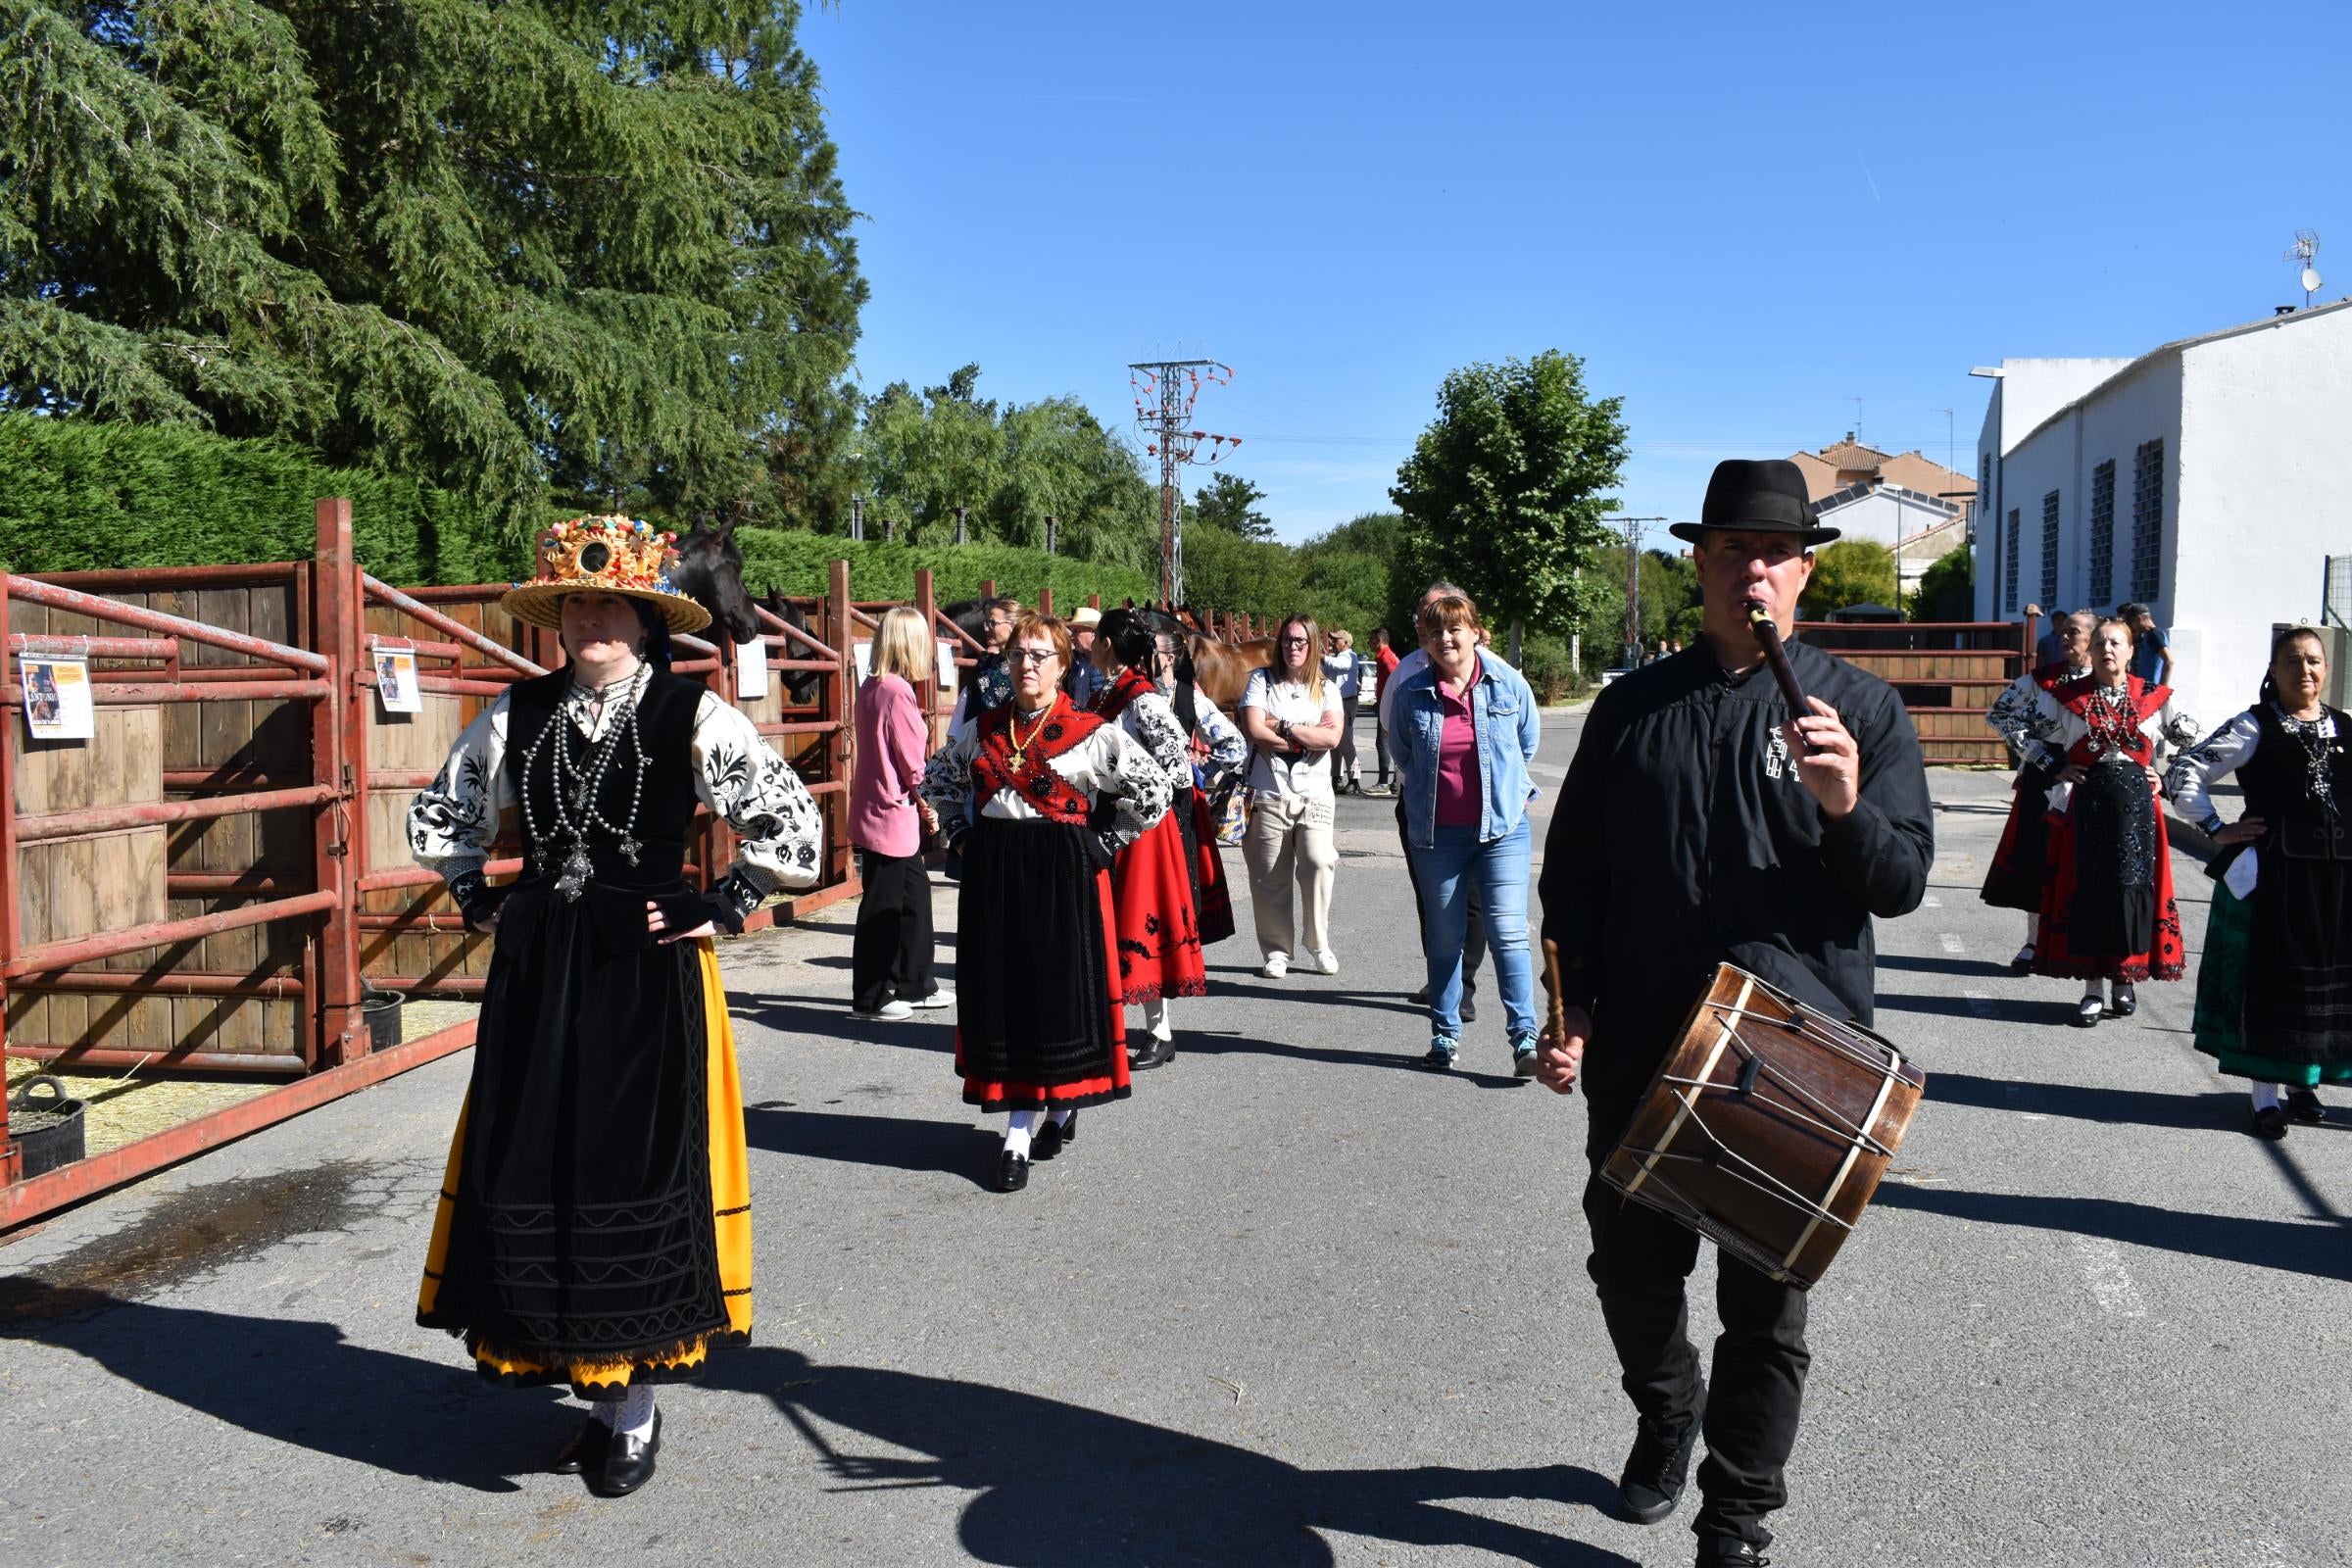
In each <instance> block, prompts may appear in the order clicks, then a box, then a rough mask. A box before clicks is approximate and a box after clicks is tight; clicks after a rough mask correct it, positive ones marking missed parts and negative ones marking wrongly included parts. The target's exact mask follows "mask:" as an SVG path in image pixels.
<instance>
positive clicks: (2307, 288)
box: [2303, 267, 2320, 294]
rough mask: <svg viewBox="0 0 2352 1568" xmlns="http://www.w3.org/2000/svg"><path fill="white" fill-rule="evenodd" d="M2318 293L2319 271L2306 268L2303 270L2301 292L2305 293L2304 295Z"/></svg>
mask: <svg viewBox="0 0 2352 1568" xmlns="http://www.w3.org/2000/svg"><path fill="white" fill-rule="evenodd" d="M2319 291H2320V271H2319V269H2318V268H2316V267H2306V268H2305V269H2303V292H2304V293H2306V294H2317V293H2318V292H2319Z"/></svg>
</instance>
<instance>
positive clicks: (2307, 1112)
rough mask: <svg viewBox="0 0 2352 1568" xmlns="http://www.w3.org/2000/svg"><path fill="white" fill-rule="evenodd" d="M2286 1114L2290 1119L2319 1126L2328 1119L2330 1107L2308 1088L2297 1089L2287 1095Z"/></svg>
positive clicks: (2307, 1125)
mask: <svg viewBox="0 0 2352 1568" xmlns="http://www.w3.org/2000/svg"><path fill="white" fill-rule="evenodd" d="M2286 1115H2287V1119H2288V1120H2289V1121H2299V1122H2301V1123H2302V1124H2303V1125H2304V1126H2306V1127H2317V1126H2318V1125H2319V1124H2320V1123H2321V1122H2323V1121H2326V1120H2327V1106H2325V1105H2323V1104H2321V1103H2320V1097H2319V1096H2318V1095H2316V1094H2314V1093H2312V1091H2310V1090H2308V1089H2297V1090H2294V1091H2292V1092H2290V1093H2289V1094H2288V1095H2287V1097H2286Z"/></svg>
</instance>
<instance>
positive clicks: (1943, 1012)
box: [1879, 958, 2082, 1030]
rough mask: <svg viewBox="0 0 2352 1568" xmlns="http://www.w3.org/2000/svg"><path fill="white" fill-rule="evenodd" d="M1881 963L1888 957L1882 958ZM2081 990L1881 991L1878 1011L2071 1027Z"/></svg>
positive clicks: (2080, 997)
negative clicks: (2055, 993)
mask: <svg viewBox="0 0 2352 1568" xmlns="http://www.w3.org/2000/svg"><path fill="white" fill-rule="evenodd" d="M1879 961H1880V962H1881V963H1884V962H1886V961H1887V960H1886V959H1884V958H1882V959H1880V960H1879ZM2081 1000H2082V993H2080V992H2075V993H2073V994H2071V995H2069V996H2066V997H2063V998H2057V997H1989V998H1987V997H1935V996H1930V995H1928V994H1927V993H1925V992H1921V991H1882V992H1880V993H1879V1013H1880V1017H1881V1019H1882V1021H1884V1018H1885V1015H1886V1014H1887V1013H1888V1012H1890V1011H1891V1012H1931V1013H1936V1014H1937V1015H1939V1016H1941V1017H1946V1018H1980V1019H1986V1020H1997V1021H1999V1022H2002V1023H2046V1024H2057V1025H2062V1026H2064V1027H2065V1028H2066V1029H2070V1030H2071V1029H2072V1028H2073V1027H2074V1023H2075V1004H2076V1003H2077V1002H2079V1001H2081Z"/></svg>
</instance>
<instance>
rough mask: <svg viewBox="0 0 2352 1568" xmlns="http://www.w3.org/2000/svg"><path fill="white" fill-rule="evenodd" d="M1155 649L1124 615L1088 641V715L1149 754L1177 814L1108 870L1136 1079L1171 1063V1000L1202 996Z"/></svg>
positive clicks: (1173, 728) (1171, 717)
mask: <svg viewBox="0 0 2352 1568" xmlns="http://www.w3.org/2000/svg"><path fill="white" fill-rule="evenodd" d="M1154 642H1155V639H1154V638H1153V636H1152V628H1151V627H1150V626H1149V625H1147V624H1146V623H1145V622H1144V620H1143V618H1142V617H1141V616H1138V615H1136V614H1134V613H1130V612H1128V611H1124V610H1114V611H1112V612H1111V613H1109V614H1107V615H1104V616H1103V623H1102V627H1101V629H1100V630H1099V631H1098V632H1097V634H1096V637H1095V667H1096V668H1098V669H1100V670H1102V671H1103V677H1104V680H1105V682H1106V684H1105V685H1104V686H1103V688H1102V690H1100V691H1098V692H1097V693H1096V694H1095V701H1094V706H1093V711H1094V713H1095V715H1096V716H1097V717H1099V718H1101V719H1103V720H1104V721H1105V722H1107V723H1111V724H1115V725H1117V726H1118V727H1119V728H1120V729H1122V730H1124V731H1125V732H1126V733H1127V736H1128V738H1129V739H1131V740H1133V741H1134V742H1135V743H1136V744H1137V745H1139V746H1141V747H1142V748H1143V749H1144V750H1145V751H1147V752H1149V753H1151V754H1152V761H1154V762H1157V763H1158V764H1159V768H1160V771H1161V772H1163V773H1165V774H1167V775H1168V777H1169V779H1170V780H1171V781H1173V786H1175V787H1180V794H1181V800H1182V805H1181V806H1178V805H1176V804H1175V803H1174V802H1173V801H1171V809H1169V811H1168V814H1167V815H1165V816H1163V817H1161V818H1160V819H1159V820H1158V821H1157V822H1155V823H1153V824H1152V829H1151V831H1150V832H1148V833H1146V834H1145V835H1144V836H1143V837H1142V838H1139V839H1137V840H1136V841H1135V842H1134V843H1132V844H1130V845H1128V846H1127V847H1126V848H1125V849H1123V850H1121V851H1119V855H1118V858H1117V860H1115V861H1114V862H1112V864H1111V868H1110V900H1111V907H1112V908H1113V909H1114V910H1115V911H1116V914H1117V920H1118V965H1117V967H1116V969H1115V970H1113V973H1114V974H1115V975H1116V976H1117V983H1116V990H1117V991H1118V993H1119V1000H1120V1001H1121V1002H1122V1003H1125V1004H1130V1005H1135V1006H1140V1007H1142V1008H1143V1009H1144V1039H1143V1042H1142V1044H1141V1046H1140V1047H1139V1049H1137V1050H1135V1051H1132V1052H1130V1053H1129V1054H1128V1057H1127V1065H1128V1067H1129V1068H1130V1069H1132V1070H1134V1071H1137V1072H1141V1071H1143V1070H1145V1069H1147V1068H1151V1067H1157V1066H1160V1065H1162V1064H1163V1063H1165V1062H1168V1061H1170V1060H1173V1059H1174V1058H1175V1055H1176V1043H1175V1031H1174V1030H1173V1029H1172V1028H1171V1027H1170V1025H1169V1022H1168V1003H1169V1000H1170V999H1171V998H1175V997H1204V996H1206V995H1208V965H1207V962H1206V960H1205V959H1204V958H1203V957H1202V956H1201V918H1200V912H1199V908H1198V907H1197V904H1196V893H1195V890H1194V882H1195V878H1196V876H1197V872H1196V870H1195V868H1193V867H1192V866H1190V865H1188V863H1187V860H1186V846H1185V838H1184V826H1183V824H1184V821H1185V819H1186V818H1187V817H1189V816H1190V815H1191V811H1192V804H1193V803H1192V794H1193V760H1192V742H1191V738H1190V737H1189V736H1187V735H1186V733H1185V728H1184V724H1183V722H1182V721H1181V720H1180V719H1178V718H1177V716H1176V712H1175V710H1174V709H1172V708H1170V707H1169V706H1168V700H1167V699H1166V698H1164V697H1162V696H1161V695H1160V694H1159V688H1158V687H1157V686H1156V685H1155V684H1154V683H1153V682H1152V664H1153V662H1154V660H1153V656H1154V655H1155V653H1156V652H1157V649H1156V648H1155V646H1154Z"/></svg>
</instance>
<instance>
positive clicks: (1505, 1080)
mask: <svg viewBox="0 0 2352 1568" xmlns="http://www.w3.org/2000/svg"><path fill="white" fill-rule="evenodd" d="M1414 1010H1415V1011H1418V1010H1419V1009H1418V1008H1415V1009H1414ZM1176 1049H1177V1052H1178V1053H1179V1054H1187V1053H1189V1054H1195V1055H1201V1056H1229V1055H1247V1056H1288V1057H1289V1058H1290V1059H1292V1060H1293V1061H1306V1062H1314V1063H1316V1064H1318V1065H1329V1066H1335V1067H1397V1068H1402V1069H1403V1070H1405V1071H1407V1072H1415V1073H1420V1074H1421V1075H1423V1076H1424V1077H1428V1078H1438V1079H1456V1080H1459V1081H1461V1082H1463V1083H1468V1084H1475V1085H1477V1086H1478V1087H1479V1088H1481V1089H1524V1088H1526V1087H1527V1086H1528V1085H1530V1084H1533V1083H1534V1082H1535V1080H1534V1079H1533V1078H1518V1077H1514V1076H1512V1075H1511V1074H1510V1073H1507V1072H1506V1073H1487V1072H1473V1071H1471V1070H1470V1069H1468V1068H1466V1067H1463V1066H1460V1065H1458V1064H1457V1065H1456V1066H1455V1067H1454V1068H1453V1069H1452V1070H1451V1071H1450V1072H1442V1073H1439V1072H1431V1071H1430V1070H1429V1069H1428V1068H1426V1067H1424V1066H1422V1065H1421V1054H1422V1052H1423V1051H1425V1050H1427V1049H1428V1048H1427V1047H1426V1046H1424V1045H1423V1044H1421V1043H1420V1042H1419V1041H1418V1040H1413V1041H1410V1042H1408V1043H1406V1044H1402V1045H1399V1046H1398V1048H1397V1050H1394V1051H1350V1050H1348V1049H1347V1048H1345V1047H1337V1046H1300V1045H1294V1044H1292V1043H1291V1042H1289V1041H1287V1040H1257V1039H1253V1038H1251V1037H1250V1036H1248V1035H1233V1034H1224V1033H1220V1032H1217V1031H1213V1030H1198V1031H1194V1032H1191V1033H1183V1034H1179V1035H1177V1037H1176ZM1479 1049H1480V1048H1479V1047H1477V1046H1471V1045H1465V1046H1463V1047H1462V1054H1464V1055H1465V1056H1468V1055H1470V1054H1474V1053H1477V1052H1478V1051H1479ZM1490 1049H1492V1050H1493V1051H1494V1053H1495V1057H1496V1058H1497V1059H1498V1060H1500V1061H1503V1062H1505V1063H1508V1061H1509V1060H1510V1054H1509V1053H1508V1052H1506V1051H1504V1050H1503V1048H1502V1046H1501V1044H1500V1043H1499V1042H1496V1043H1495V1045H1494V1046H1493V1047H1491V1048H1490Z"/></svg>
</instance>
